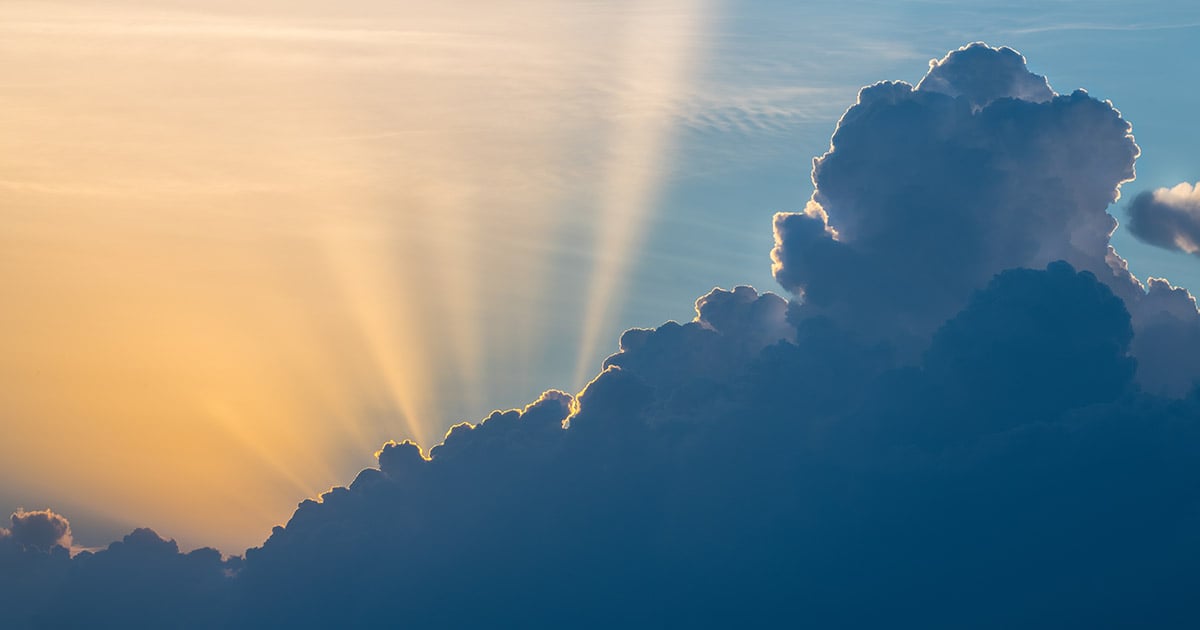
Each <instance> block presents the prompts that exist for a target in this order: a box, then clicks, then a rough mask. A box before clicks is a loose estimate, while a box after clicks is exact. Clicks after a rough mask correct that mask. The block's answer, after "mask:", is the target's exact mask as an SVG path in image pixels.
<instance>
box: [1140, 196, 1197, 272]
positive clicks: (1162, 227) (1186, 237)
mask: <svg viewBox="0 0 1200 630" xmlns="http://www.w3.org/2000/svg"><path fill="white" fill-rule="evenodd" d="M1128 211H1129V231H1130V233H1132V234H1133V235H1134V236H1136V237H1137V238H1139V239H1141V240H1142V241H1145V242H1147V243H1149V244H1151V245H1156V246H1158V247H1162V248H1164V249H1172V250H1176V251H1181V252H1187V253H1189V254H1195V255H1198V256H1200V182H1198V183H1197V184H1196V185H1194V186H1193V185H1192V184H1189V183H1187V182H1183V183H1181V184H1178V185H1176V186H1175V187H1173V188H1159V189H1158V190H1155V191H1147V192H1144V193H1141V194H1140V195H1138V196H1137V197H1134V198H1133V201H1132V202H1130V204H1129V208H1128Z"/></svg>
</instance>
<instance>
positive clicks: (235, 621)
mask: <svg viewBox="0 0 1200 630" xmlns="http://www.w3.org/2000/svg"><path fill="white" fill-rule="evenodd" d="M1043 87H1044V90H1043V89H1042V88H1043ZM1128 131H1129V126H1128V124H1127V123H1125V122H1124V121H1123V120H1122V119H1121V118H1120V115H1119V114H1118V113H1117V112H1116V110H1114V109H1113V108H1112V107H1111V106H1110V105H1108V104H1107V103H1102V102H1100V101H1096V100H1095V99H1092V98H1091V97H1089V96H1087V95H1086V94H1085V93H1083V92H1076V93H1075V94H1072V95H1069V96H1059V95H1054V94H1052V93H1050V92H1049V87H1048V84H1046V82H1045V80H1044V79H1043V78H1041V77H1038V76H1037V75H1032V74H1030V73H1028V72H1027V71H1026V70H1025V69H1024V60H1023V59H1022V58H1021V57H1020V55H1018V54H1017V53H1015V52H1013V51H1010V50H1007V49H992V48H987V47H984V46H982V45H972V46H968V47H966V48H964V49H961V50H959V51H956V52H954V53H951V54H950V55H949V56H947V57H946V58H945V59H943V60H941V61H938V62H935V63H934V64H933V65H932V66H931V69H930V75H929V77H927V80H926V81H922V82H921V83H920V84H919V85H918V86H917V87H916V88H913V87H911V86H909V85H907V84H901V83H881V84H877V85H875V86H872V87H869V88H866V89H864V91H863V92H862V93H861V95H860V98H859V102H858V103H857V104H856V105H855V106H854V107H852V108H851V109H850V110H848V111H847V112H846V114H845V116H843V118H842V121H841V122H840V123H839V127H838V130H837V132H836V133H835V135H834V139H833V146H832V148H831V150H830V151H829V152H828V153H826V154H825V155H824V156H823V157H821V158H818V159H817V160H816V162H815V164H814V182H815V183H816V184H817V188H816V192H815V193H814V195H813V198H812V200H811V201H810V202H809V203H808V204H807V206H806V207H805V209H804V210H803V211H802V212H797V213H784V214H780V215H777V217H776V220H775V230H776V239H777V246H776V249H775V251H774V252H773V258H774V262H775V271H776V277H777V278H778V279H779V280H780V282H781V283H782V284H783V285H784V286H785V287H786V288H788V289H789V290H792V291H794V292H795V293H796V294H797V296H798V297H799V299H797V300H793V301H790V302H789V301H787V300H785V299H784V298H782V297H780V296H777V295H774V294H772V293H760V292H758V291H756V290H755V289H752V288H750V287H737V288H735V289H733V290H723V289H714V290H713V291H712V292H710V293H708V294H707V295H705V296H703V297H701V298H700V299H699V300H697V302H696V316H695V318H694V319H693V321H691V322H686V323H683V324H680V323H676V322H668V323H666V324H663V325H662V326H659V327H657V328H654V329H633V330H629V331H626V333H625V334H624V335H622V337H621V340H620V350H619V351H618V352H617V353H616V354H614V355H612V356H610V357H608V359H606V360H605V362H604V365H603V370H602V372H601V373H600V374H599V375H597V376H596V377H595V379H593V380H592V382H591V383H589V384H588V386H587V387H586V388H585V389H584V390H583V391H582V392H580V393H579V394H578V395H575V396H573V395H570V394H568V393H565V392H560V391H553V390H552V391H548V392H546V393H545V394H543V395H542V396H541V397H539V399H538V400H536V401H534V402H533V403H531V404H530V405H528V406H526V407H525V408H523V409H512V410H507V411H495V412H493V413H492V414H490V415H489V416H488V417H487V418H485V419H484V420H483V421H481V422H479V423H478V424H474V425H472V424H467V423H464V424H460V425H457V426H455V427H453V428H452V429H451V430H450V431H449V432H448V433H447V435H446V436H445V438H444V440H443V442H442V444H440V445H438V446H436V447H434V448H432V449H430V450H429V451H428V452H427V453H426V452H422V450H421V449H420V448H419V447H418V446H417V445H416V444H413V443H412V442H400V443H396V442H388V443H387V444H385V445H384V446H383V447H382V448H381V449H380V451H379V452H378V453H377V458H378V467H377V468H369V469H367V470H364V471H362V472H361V473H359V475H358V476H357V477H356V478H355V479H354V481H353V483H351V484H350V485H349V486H347V487H339V488H334V489H332V490H330V491H329V492H327V493H325V494H323V495H321V497H320V498H319V500H306V501H304V502H302V503H301V504H300V505H299V506H298V508H297V509H296V511H295V513H294V514H293V515H292V517H291V518H290V520H289V521H288V522H287V523H286V524H285V525H283V526H279V527H276V528H275V529H274V530H273V532H272V534H271V536H270V537H269V538H268V539H267V540H266V541H265V542H264V543H263V544H262V546H260V547H257V548H254V549H250V550H248V551H247V552H246V556H245V558H244V559H241V558H230V559H222V558H221V557H220V555H219V554H217V553H216V552H215V551H213V550H207V549H202V550H197V551H194V552H191V553H187V554H184V553H182V552H181V551H180V550H179V548H178V546H177V545H176V544H175V543H174V542H173V541H169V540H164V539H162V538H161V537H159V536H158V535H157V534H155V533H154V532H153V531H150V530H146V529H140V530H136V531H135V532H134V533H132V534H130V536H127V537H126V538H125V539H124V540H123V541H121V542H119V543H114V544H113V545H110V546H109V547H108V548H107V549H105V550H103V551H100V552H97V553H95V554H92V553H81V554H79V555H78V556H77V557H76V558H75V559H70V558H68V557H67V555H66V553H65V550H63V551H60V552H58V553H57V555H56V554H55V552H54V551H53V550H51V551H49V552H47V551H46V550H45V546H44V545H43V546H39V547H17V546H15V545H9V546H8V547H5V546H4V545H3V544H0V550H5V553H10V554H12V557H14V558H19V559H20V561H19V562H0V584H4V585H11V584H19V585H21V586H20V588H21V589H24V591H23V592H24V593H31V592H32V593H35V594H38V595H37V596H29V597H21V598H16V597H9V599H8V600H0V604H3V605H4V609H5V610H6V611H11V612H9V614H10V615H11V617H12V618H13V619H16V620H18V621H17V623H18V625H36V624H42V625H51V626H55V625H57V626H71V625H88V624H89V623H90V625H119V626H127V627H129V626H150V627H155V626H157V627H163V626H165V627H179V626H184V627H189V626H190V627H225V628H237V627H247V628H253V627H267V626H270V627H367V626H372V625H376V626H385V627H392V626H404V625H411V626H418V627H496V626H499V627H606V628H607V627H626V626H632V627H664V626H666V627H683V626H701V627H729V626H750V627H791V626H811V627H847V628H877V627H883V626H896V625H900V626H912V627H922V628H960V627H963V626H969V627H982V628H989V627H994V628H1010V627H1022V628H1039V627H1045V628H1057V627H1101V626H1116V627H1126V626H1129V627H1133V626H1137V627H1163V628H1168V627H1181V628H1182V627H1194V626H1195V625H1196V624H1197V623H1198V622H1200V605H1197V603H1196V600H1195V597H1194V593H1195V592H1196V591H1197V590H1198V589H1200V578H1198V577H1197V574H1196V572H1195V570H1194V569H1195V566H1196V564H1197V563H1198V562H1200V535H1198V534H1197V532H1200V511H1198V510H1197V509H1196V506H1195V500H1194V497H1195V489H1196V488H1197V487H1200V469H1198V468H1197V467H1196V466H1195V453H1196V452H1197V450H1198V449H1200V388H1192V389H1189V388H1191V384H1192V382H1193V379H1194V377H1195V376H1196V375H1197V374H1200V365H1196V364H1195V362H1194V361H1193V360H1192V359H1189V358H1187V357H1192V356H1200V353H1195V354H1189V353H1188V352H1180V348H1183V349H1188V348H1192V347H1200V345H1195V346H1193V345H1192V344H1200V333H1198V331H1200V326H1198V325H1197V323H1196V320H1197V311H1196V307H1195V301H1194V299H1193V298H1192V297H1191V295H1190V294H1189V293H1188V292H1187V291H1186V290H1184V289H1181V288H1177V287H1174V286H1172V285H1170V283H1169V282H1167V281H1165V280H1161V279H1154V278H1152V279H1150V280H1149V281H1148V283H1147V287H1146V288H1144V289H1143V287H1142V286H1141V285H1140V283H1138V282H1137V281H1136V280H1135V279H1134V278H1132V276H1130V275H1129V274H1128V271H1127V269H1126V267H1125V265H1124V261H1123V260H1121V259H1120V258H1119V257H1118V256H1117V255H1116V253H1115V252H1114V251H1113V250H1112V248H1111V246H1110V245H1109V244H1108V236H1109V234H1110V233H1111V230H1112V229H1113V226H1114V225H1115V222H1114V221H1113V219H1112V217H1110V216H1108V215H1107V213H1106V212H1105V208H1106V207H1107V205H1108V203H1110V202H1111V201H1113V200H1114V199H1115V198H1116V191H1117V186H1118V185H1119V184H1120V183H1121V181H1123V180H1125V179H1128V178H1129V177H1131V176H1132V172H1133V171H1132V169H1133V159H1134V158H1135V157H1136V155H1137V146H1136V145H1135V144H1134V142H1133V139H1132V137H1130V136H1129V134H1128ZM1183 355H1186V356H1183ZM1189 361H1192V362H1191V363H1189ZM1147 383H1151V384H1154V385H1155V387H1147V386H1146V384H1147ZM63 522H64V523H65V520H64V521H63ZM14 523H15V521H14ZM14 531H15V530H14ZM15 535H16V534H15V533H14V534H9V535H8V536H7V537H6V538H3V540H0V543H3V541H4V540H9V539H11V538H13V537H14V536H15ZM59 549H61V548H59ZM14 588H16V587H14ZM0 597H8V594H7V593H6V592H5V589H4V588H0Z"/></svg>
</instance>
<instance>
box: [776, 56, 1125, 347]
mask: <svg viewBox="0 0 1200 630" xmlns="http://www.w3.org/2000/svg"><path fill="white" fill-rule="evenodd" d="M1138 152H1139V150H1138V147H1137V145H1136V144H1135V143H1134V140H1133V136H1132V135H1130V125H1129V123H1127V122H1126V121H1125V120H1124V119H1122V118H1121V115H1120V113H1119V112H1117V111H1116V110H1115V109H1114V108H1113V107H1112V106H1111V105H1110V104H1108V103H1106V102H1101V101H1098V100H1096V99H1093V98H1091V97H1090V96H1088V95H1087V94H1086V93H1085V92H1083V91H1077V92H1075V93H1073V94H1069V95H1057V94H1055V93H1054V92H1052V91H1051V90H1050V88H1049V85H1048V83H1047V82H1046V79H1045V78H1044V77H1041V76H1039V75H1036V74H1033V73H1031V72H1029V71H1028V70H1027V69H1026V67H1025V60H1024V58H1023V57H1021V55H1019V54H1018V53H1016V52H1015V51H1013V50H1011V49H1007V48H1000V49H995V48H991V47H988V46H986V45H983V44H972V45H970V46H967V47H964V48H962V49H960V50H958V51H955V52H952V53H950V54H949V55H947V56H946V57H945V58H944V59H942V60H940V61H934V62H932V63H931V68H930V71H929V74H928V75H927V76H926V77H925V79H924V80H922V81H921V82H920V83H919V84H918V85H917V86H916V87H913V86H911V85H908V84H906V83H895V82H890V83H879V84H876V85H873V86H870V87H867V88H864V89H863V90H862V92H860V94H859V98H858V102H857V103H856V104H855V105H854V106H853V107H851V108H850V109H849V110H847V111H846V113H845V114H844V115H843V116H842V119H841V121H840V122H839V123H838V127H837V130H836V132H835V133H834V135H833V140H832V143H831V147H830V150H829V151H828V152H827V153H826V154H825V155H823V156H821V157H819V158H817V159H816V160H814V162H813V184H814V186H815V192H814V193H813V197H812V200H811V201H810V202H809V205H808V208H806V209H805V211H804V212H801V213H783V214H780V215H778V216H776V219H775V239H776V247H775V250H774V251H773V252H772V258H773V260H774V261H775V267H774V269H775V277H776V279H777V280H778V281H779V282H780V283H781V284H782V285H783V286H785V287H786V288H788V289H789V290H791V291H793V292H794V293H796V294H797V295H798V296H801V297H802V298H803V300H804V302H805V305H806V311H807V312H808V313H810V314H826V315H829V316H832V317H834V318H835V319H837V320H838V321H842V322H848V323H850V325H852V326H854V327H856V328H857V329H859V330H861V331H863V332H864V333H866V334H872V335H876V336H884V337H888V338H891V339H893V340H895V341H896V342H897V343H898V344H899V345H900V346H902V347H904V348H906V349H910V350H911V349H916V348H919V347H920V346H921V345H923V343H925V342H926V341H927V339H928V336H929V335H930V334H931V333H932V332H933V330H935V329H936V328H937V327H938V326H939V325H940V324H941V323H942V322H943V321H945V320H946V319H947V318H948V317H950V316H951V315H953V314H954V312H956V311H957V310H958V309H959V308H961V307H962V305H963V304H964V303H965V301H966V299H967V297H968V296H969V295H970V292H971V291H972V290H973V289H975V288H978V287H980V286H982V285H983V284H985V283H986V282H987V281H988V278H990V277H991V276H992V275H994V274H995V273H997V272H999V271H1002V270H1004V269H1009V268H1013V267H1043V266H1045V265H1046V264H1048V263H1049V262H1052V261H1055V260H1066V261H1068V262H1070V263H1071V264H1072V265H1074V266H1076V267H1078V268H1081V269H1086V270H1088V271H1091V272H1092V273H1094V274H1096V275H1097V277H1100V278H1102V279H1103V280H1104V281H1105V282H1108V283H1109V284H1110V285H1112V286H1113V287H1114V289H1115V290H1117V292H1118V293H1119V294H1120V295H1122V296H1133V295H1134V293H1135V292H1136V291H1137V290H1138V288H1137V286H1136V281H1135V280H1133V278H1132V277H1130V276H1129V274H1128V272H1127V271H1126V270H1125V269H1124V268H1123V267H1122V266H1120V265H1119V264H1114V262H1115V261H1113V260H1112V259H1110V256H1109V254H1110V248H1109V245H1108V237H1109V235H1110V234H1111V233H1112V231H1113V229H1114V228H1115V227H1116V221H1115V220H1114V219H1113V218H1112V217H1111V216H1109V215H1108V214H1107V212H1106V208H1107V207H1108V205H1109V204H1110V203H1111V202H1112V201H1113V200H1115V199H1116V198H1117V196H1118V187H1119V186H1120V185H1121V183H1122V182H1124V181H1127V180H1129V179H1131V178H1132V177H1133V163H1134V159H1135V158H1136V157H1137V155H1138Z"/></svg>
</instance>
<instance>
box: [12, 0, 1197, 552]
mask: <svg viewBox="0 0 1200 630" xmlns="http://www.w3.org/2000/svg"><path fill="white" fill-rule="evenodd" d="M247 4H248V3H244V2H203V3H202V2H192V1H185V0H171V1H166V2H161V1H160V2H149V1H141V0H125V1H109V0H106V1H104V2H6V3H4V4H3V6H0V30H2V31H3V34H2V36H0V77H2V79H0V225H2V226H3V228H2V229H0V292H2V294H3V295H4V304H5V305H6V306H5V308H3V309H0V347H2V348H4V352H2V353H0V379H2V380H3V382H5V383H6V385H5V386H4V387H3V388H0V419H2V421H3V422H4V425H3V426H4V429H5V439H4V440H3V443H2V444H0V509H9V510H13V511H16V510H17V509H18V508H25V509H28V510H38V509H41V508H45V507H51V508H53V509H54V510H55V511H56V512H58V513H62V514H67V515H69V517H70V519H71V524H72V531H73V532H74V541H75V542H76V543H77V545H78V546H81V547H100V546H103V545H105V544H107V543H108V542H110V541H112V540H116V539H119V538H120V537H121V536H123V535H125V534H126V533H128V532H129V531H130V530H131V529H133V528H135V527H147V526H148V527H153V528H154V529H155V530H156V531H158V532H159V533H161V534H164V535H169V536H170V537H172V538H174V539H176V540H178V541H179V545H180V546H181V547H182V548H184V549H193V548H197V547H202V546H215V547H216V548H218V549H220V550H221V551H222V552H225V553H227V554H239V553H241V552H242V550H244V549H246V548H248V547H252V546H256V545H259V544H261V543H262V542H263V541H264V540H265V539H266V538H267V537H268V535H270V534H271V531H272V527H273V526H275V525H281V524H283V523H285V522H287V520H288V518H289V516H290V515H291V514H292V510H293V509H294V508H295V506H296V504H297V503H298V502H299V501H302V500H304V499H306V498H315V497H317V496H318V495H319V494H320V493H322V492H324V491H326V490H328V489H329V488H331V487H334V486H341V485H345V484H346V483H348V481H349V480H351V479H353V478H354V476H355V474H356V473H357V472H358V471H359V470H361V469H363V468H367V467H370V466H374V465H376V463H377V460H376V456H375V453H376V452H377V451H379V449H380V445H381V444H383V443H384V442H386V441H387V440H396V441H397V442H402V441H403V440H405V439H411V440H413V441H415V442H417V443H418V444H420V445H421V446H422V447H423V448H424V449H425V450H426V452H428V450H429V449H430V448H432V447H433V446H435V445H437V444H438V443H440V442H441V441H442V439H443V436H444V435H445V433H446V431H447V430H448V429H449V428H450V427H451V426H453V425H455V424H457V423H460V422H464V421H469V422H472V423H474V422H478V421H479V420H481V419H482V418H485V417H487V416H488V414H489V412H491V410H493V409H509V408H523V407H524V406H525V405H527V404H529V403H530V402H531V401H534V400H537V399H538V397H539V395H541V393H542V392H543V391H545V390H547V389H551V388H555V389H561V390H563V391H566V392H568V393H572V394H574V393H577V392H579V391H580V389H582V388H583V386H584V385H585V384H587V383H588V382H589V381H591V380H592V379H593V378H594V377H595V376H596V374H597V373H599V371H600V369H601V364H602V362H603V360H604V358H605V357H606V356H608V355H610V354H612V353H614V352H616V351H617V350H618V345H617V340H618V338H620V337H621V333H622V331H624V330H626V329H628V328H631V327H655V326H658V325H660V324H662V323H663V322H666V321H668V320H676V321H679V322H688V321H690V320H692V319H693V317H695V313H694V312H693V306H692V305H693V303H694V302H695V300H696V298H697V297H698V296H702V295H705V294H707V293H708V292H709V291H710V290H711V289H712V288H713V287H723V288H726V289H732V288H733V287H734V286H736V285H741V284H747V285H753V286H754V287H757V288H758V289H759V290H760V291H775V292H778V293H781V294H787V292H788V291H789V290H791V289H794V288H795V287H784V286H781V285H780V283H779V282H777V281H776V279H775V277H773V275H772V261H771V258H770V253H771V250H772V247H773V243H774V240H773V239H774V238H775V236H774V235H773V234H772V229H771V226H772V217H773V215H774V214H775V213H776V212H781V211H801V210H803V209H804V207H805V204H806V202H807V201H808V200H809V198H810V196H812V195H813V192H814V184H813V181H812V179H811V172H810V171H811V169H812V159H813V158H814V157H816V156H820V155H822V154H823V153H825V152H826V151H827V150H829V148H830V135H831V134H832V133H833V131H834V128H835V125H836V124H837V122H838V120H839V118H840V117H841V116H842V114H843V113H844V112H845V111H846V109H847V108H848V107H849V106H851V105H853V104H854V103H855V100H856V97H857V94H858V91H859V89H860V88H862V87H863V86H866V85H871V84H873V83H875V82H877V81H880V80H902V81H907V82H909V83H912V84H914V85H915V84H916V83H917V82H918V81H920V80H921V78H922V77H923V76H924V75H925V73H926V72H927V71H928V69H929V61H930V60H931V59H939V58H941V57H942V56H944V55H945V54H946V52H947V51H950V50H954V49H957V48H958V47H960V46H962V45H964V44H967V43H969V42H973V41H986V42H988V43H989V44H992V45H996V46H999V45H1005V46H1011V47H1013V48H1015V49H1016V50H1019V51H1020V52H1021V53H1022V54H1023V55H1025V57H1026V58H1027V59H1028V60H1029V69H1030V70H1031V71H1032V72H1034V73H1037V74H1041V75H1045V76H1047V77H1048V79H1049V82H1050V85H1051V86H1052V87H1053V88H1054V90H1055V91H1057V92H1058V93H1060V94H1070V93H1071V92H1072V91H1073V90H1074V89H1076V88H1079V87H1084V88H1086V89H1087V90H1088V93H1089V94H1090V95H1091V96H1093V97H1095V98H1096V99H1100V100H1110V101H1111V103H1112V105H1113V106H1115V107H1116V108H1117V109H1119V110H1120V113H1121V116H1122V117H1123V118H1124V119H1125V120H1127V121H1130V122H1131V123H1132V125H1133V130H1132V132H1133V134H1134V136H1135V137H1136V139H1137V144H1138V146H1140V148H1141V152H1142V155H1141V157H1139V158H1138V160H1137V164H1136V169H1137V179H1136V180H1134V181H1131V182H1128V183H1125V184H1124V185H1123V186H1122V187H1121V199H1120V200H1117V201H1115V202H1114V203H1113V205H1112V206H1110V207H1109V213H1110V214H1112V215H1113V216H1114V217H1116V218H1117V220H1118V221H1120V222H1121V223H1122V226H1121V227H1119V228H1118V229H1117V230H1116V232H1115V233H1114V234H1113V236H1112V240H1111V242H1112V245H1113V246H1114V247H1115V248H1116V250H1117V251H1118V252H1119V253H1120V254H1121V255H1122V256H1123V257H1124V258H1125V259H1127V260H1128V263H1129V268H1130V270H1131V271H1132V272H1133V274H1134V275H1135V276H1137V277H1138V278H1140V279H1142V280H1143V281H1145V280H1146V278H1147V277H1148V276H1159V277H1166V278H1169V279H1170V281H1171V282H1172V283H1173V284H1175V285H1177V286H1185V287H1186V286H1190V287H1200V264H1198V263H1197V261H1196V258H1195V257H1194V256H1191V255H1189V254H1188V253H1187V252H1185V251H1170V250H1169V248H1166V249H1165V248H1164V247H1162V246H1161V244H1160V245H1159V246H1156V245H1153V244H1150V243H1147V242H1142V241H1140V240H1138V239H1136V238H1135V237H1134V236H1133V235H1132V234H1131V233H1130V231H1129V230H1127V229H1126V228H1125V223H1126V222H1127V221H1126V218H1127V215H1126V208H1127V206H1128V204H1129V202H1130V201H1131V200H1133V199H1134V198H1136V197H1138V196H1139V195H1140V194H1141V193H1149V194H1153V191H1154V190H1156V189H1159V188H1172V187H1175V186H1177V185H1178V184H1180V183H1185V182H1193V183H1194V182H1196V181H1200V154H1198V153H1197V152H1196V151H1195V150H1194V148H1195V147H1196V146H1200V126H1198V125H1196V124H1195V112H1197V111H1200V88H1198V87H1197V86H1196V85H1194V82H1193V81H1191V80H1190V79H1189V75H1188V68H1187V60H1189V59H1192V58H1194V57H1195V56H1196V55H1197V53H1198V52H1200V50H1197V47H1200V44H1198V43H1197V42H1200V39H1198V38H1197V37H1196V34H1197V32H1198V31H1200V10H1198V9H1196V8H1195V7H1193V6H1191V5H1190V3H1185V2H1157V3H1155V2H1149V3H1138V4H1133V3H1119V2H1089V3H1077V2H1037V3H1032V2H1028V3H1026V2H1016V3H1013V2H1008V3H1002V4H1001V3H990V2H988V3H983V2H955V3H946V2H900V3H894V2H850V3H839V4H838V5H837V6H836V7H835V6H834V5H832V4H828V5H820V4H818V5H815V6H811V5H808V3H791V2H745V3H741V2H732V1H724V2H722V1H718V0H708V1H701V2H685V1H683V0H662V1H654V2H636V3H634V2H629V3H625V2H614V3H590V2H565V3H564V2H541V1H527V2H513V3H492V2H486V3H485V2H466V3H454V4H453V5H450V6H441V5H439V4H438V3H400V4H397V3H392V2H376V1H361V2H353V3H340V4H339V5H337V6H334V5H329V4H328V3H324V2H305V1H302V2H276V1H275V0H264V1H260V2H255V3H252V6H247ZM1072 262H1074V261H1072ZM1075 264H1076V266H1077V267H1079V266H1080V265H1079V264H1078V263H1075ZM1039 266H1040V267H1043V268H1044V267H1045V264H1044V263H1043V264H1040V265H1039ZM1003 269H1004V268H997V269H991V270H989V273H997V272H999V271H1002V270H1003ZM985 284H986V283H985ZM875 300H876V303H877V304H878V306H879V308H880V309H884V310H886V309H888V308H890V307H891V306H893V305H891V304H889V303H888V301H887V300H886V299H884V298H882V297H878V296H877V297H876V298H875ZM953 312H956V311H951V312H948V313H946V315H947V316H949V315H952V314H953ZM937 323H940V321H939V322H937ZM731 431H732V432H734V433H738V432H749V430H747V429H745V428H744V427H734V428H732V429H731Z"/></svg>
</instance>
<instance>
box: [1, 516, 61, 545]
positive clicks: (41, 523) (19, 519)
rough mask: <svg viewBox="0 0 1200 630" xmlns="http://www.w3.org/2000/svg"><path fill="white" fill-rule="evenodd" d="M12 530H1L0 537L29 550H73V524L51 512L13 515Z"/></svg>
mask: <svg viewBox="0 0 1200 630" xmlns="http://www.w3.org/2000/svg"><path fill="white" fill-rule="evenodd" d="M11 519H12V529H9V530H4V529H0V537H3V538H6V539H7V540H8V541H10V542H11V543H13V544H15V545H18V546H20V547H25V548H28V549H37V550H39V551H50V550H51V549H52V548H54V547H64V548H67V549H70V548H71V523H70V522H68V521H67V519H66V518H65V517H63V516H61V515H59V514H55V513H54V512H52V511H50V510H38V511H35V512H26V511H24V510H17V511H16V512H14V513H13V514H12V517H11Z"/></svg>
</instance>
